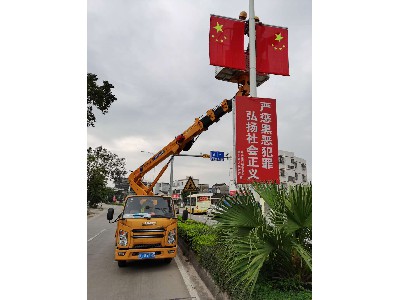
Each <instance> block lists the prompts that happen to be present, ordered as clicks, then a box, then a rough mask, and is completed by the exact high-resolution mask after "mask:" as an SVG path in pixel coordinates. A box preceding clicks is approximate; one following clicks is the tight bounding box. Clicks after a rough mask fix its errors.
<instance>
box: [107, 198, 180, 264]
mask: <svg viewBox="0 0 400 300" xmlns="http://www.w3.org/2000/svg"><path fill="white" fill-rule="evenodd" d="M113 214H114V209H112V208H110V209H109V211H108V213H107V219H108V220H109V221H111V220H112V218H113ZM116 222H117V229H116V232H115V245H116V247H115V260H116V261H117V262H118V266H119V267H124V266H125V265H126V263H127V261H132V260H144V259H159V260H164V261H165V262H167V263H169V262H171V260H172V259H173V258H174V257H175V256H176V254H177V237H178V232H177V225H178V222H177V218H176V215H175V209H174V203H173V201H172V198H171V197H164V196H154V195H145V196H136V195H128V196H127V197H126V198H125V201H124V209H123V211H122V213H121V214H120V215H119V216H118V217H117V219H116Z"/></svg>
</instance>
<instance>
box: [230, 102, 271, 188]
mask: <svg viewBox="0 0 400 300" xmlns="http://www.w3.org/2000/svg"><path fill="white" fill-rule="evenodd" d="M235 103H236V105H235V106H236V111H235V122H236V123H235V124H236V126H235V128H236V150H235V151H236V182H237V183H239V184H248V183H252V182H265V181H272V182H276V183H279V161H278V134H277V118H276V101H275V99H268V98H253V97H244V96H238V97H236V102H235Z"/></svg>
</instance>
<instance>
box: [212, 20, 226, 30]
mask: <svg viewBox="0 0 400 300" xmlns="http://www.w3.org/2000/svg"><path fill="white" fill-rule="evenodd" d="M223 26H224V25H220V24H219V23H218V22H217V25H216V26H214V27H213V28H215V30H217V32H220V31H221V32H224V31H223V30H222V27H223Z"/></svg>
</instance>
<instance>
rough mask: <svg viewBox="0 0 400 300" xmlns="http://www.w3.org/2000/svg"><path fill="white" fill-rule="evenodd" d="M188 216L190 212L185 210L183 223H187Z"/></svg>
mask: <svg viewBox="0 0 400 300" xmlns="http://www.w3.org/2000/svg"><path fill="white" fill-rule="evenodd" d="M188 216H189V212H188V211H187V209H185V210H184V211H183V212H182V220H183V221H186V220H187V219H188Z"/></svg>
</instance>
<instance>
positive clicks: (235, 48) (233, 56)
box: [209, 15, 246, 70]
mask: <svg viewBox="0 0 400 300" xmlns="http://www.w3.org/2000/svg"><path fill="white" fill-rule="evenodd" d="M244 26H245V23H244V22H243V21H239V20H235V19H229V18H225V17H219V16H214V15H211V17H210V33H209V55H210V65H214V66H220V67H227V68H232V69H239V70H246V59H245V55H244Z"/></svg>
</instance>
